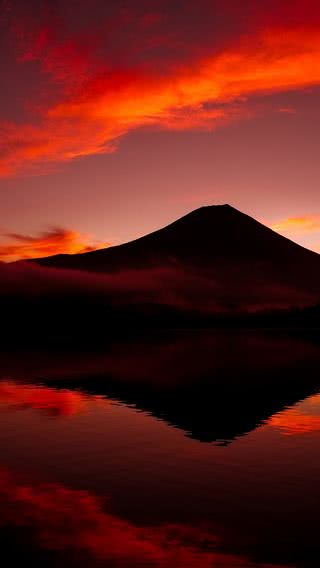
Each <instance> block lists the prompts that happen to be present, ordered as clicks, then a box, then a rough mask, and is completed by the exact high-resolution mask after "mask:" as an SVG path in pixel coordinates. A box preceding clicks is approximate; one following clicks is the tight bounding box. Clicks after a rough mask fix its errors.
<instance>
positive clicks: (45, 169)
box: [0, 0, 320, 260]
mask: <svg viewBox="0 0 320 568" xmlns="http://www.w3.org/2000/svg"><path fill="white" fill-rule="evenodd" d="M0 10H1V13H0V37H1V50H0V68H1V75H2V81H1V83H2V87H1V91H0V101H1V104H0V188H1V191H0V210H1V220H0V232H1V237H0V259H3V260H10V259H14V258H18V257H27V256H32V255H35V256H39V255H41V254H52V253H54V252H64V251H66V252H79V251H82V250H90V248H96V247H99V246H107V245H109V244H119V243H121V242H124V241H127V240H130V239H132V238H135V237H137V236H141V235H143V234H145V233H148V232H150V231H152V230H154V229H156V228H159V227H161V226H163V225H165V224H167V223H169V222H171V221H173V220H174V219H175V218H177V217H179V216H182V215H183V214H185V213H186V212H188V211H190V210H192V209H195V208H196V207H199V206H201V205H209V204H216V203H217V204H218V203H230V204H232V205H234V206H235V207H237V208H239V209H241V210H242V211H244V212H246V213H248V214H250V215H252V216H254V217H255V218H257V219H259V220H260V221H262V222H263V223H265V224H268V225H269V226H272V227H273V228H274V229H275V230H278V231H279V232H281V233H282V234H285V235H287V236H289V237H290V238H292V239H293V240H296V241H297V242H299V243H301V244H303V245H304V246H307V247H309V248H312V249H314V250H317V251H318V252H320V191H319V182H320V159H319V149H320V144H319V132H320V105H319V95H320V4H319V1H318V0H303V1H302V0H295V1H294V0H290V1H289V0H282V1H281V2H279V0H244V1H239V0H197V1H193V0H190V1H187V0H139V1H138V0H114V1H113V0H109V1H106V0H90V2H89V1H88V0H68V1H67V2H66V1H65V0H29V1H28V2H26V1H25V0H0Z"/></svg>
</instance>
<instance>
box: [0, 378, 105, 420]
mask: <svg viewBox="0 0 320 568" xmlns="http://www.w3.org/2000/svg"><path fill="white" fill-rule="evenodd" d="M90 400H94V401H97V402H98V401H100V400H101V399H100V398H99V397H98V396H96V397H90ZM88 402H89V398H88V397H87V396H86V395H84V394H82V393H80V392H76V391H71V390H54V389H51V388H47V387H42V386H33V385H28V384H19V383H14V382H13V381H1V382H0V407H1V406H2V407H14V408H33V409H35V410H42V411H44V412H45V413H47V414H50V415H54V416H71V415H73V414H78V413H79V412H84V411H85V410H86V409H87V405H88Z"/></svg>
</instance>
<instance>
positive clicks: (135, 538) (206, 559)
mask: <svg viewBox="0 0 320 568" xmlns="http://www.w3.org/2000/svg"><path fill="white" fill-rule="evenodd" d="M0 525H1V526H2V527H3V526H5V527H6V528H10V529H11V530H14V529H17V532H16V537H15V538H16V540H15V542H16V543H17V545H19V544H20V541H19V538H21V537H22V546H23V550H24V554H25V555H26V556H27V554H28V551H29V549H28V544H29V546H30V551H31V552H32V553H33V557H34V550H35V549H38V550H39V549H40V550H42V551H43V550H46V551H50V552H53V553H54V554H55V556H54V558H55V559H57V560H60V561H61V563H62V564H63V565H68V563H69V562H70V563H71V565H72V566H75V565H76V566H78V565H79V566H91V567H93V566H101V565H104V566H105V565H107V566H110V567H111V568H112V567H114V568H116V567H120V566H131V567H138V566H139V567H140V566H150V567H151V566H153V567H154V568H156V567H158V568H160V567H166V568H173V567H175V568H186V567H188V568H212V567H213V566H215V567H220V568H230V567H231V566H232V567H233V568H237V567H239V568H240V567H241V568H258V566H260V564H259V563H255V562H251V561H250V560H249V559H248V558H246V557H245V556H243V555H242V556H238V555H235V554H231V553H230V554H228V553H226V552H221V551H219V550H218V549H217V539H216V537H215V536H214V535H212V534H211V532H210V531H209V530H205V529H201V528H193V527H189V526H184V525H182V524H179V525H162V526H155V527H144V526H136V525H134V524H133V523H132V522H129V521H126V520H124V519H122V518H120V517H117V516H116V515H114V514H113V513H112V512H111V511H110V510H109V507H108V508H104V506H103V503H102V501H101V500H100V499H98V498H97V497H96V496H95V495H94V494H92V493H90V492H88V491H80V490H74V489H69V488H67V487H65V486H64V485H62V484H39V485H35V484H22V483H21V482H20V483H17V482H16V481H15V479H14V478H13V477H12V476H11V475H10V474H9V472H8V471H6V470H4V469H1V470H0ZM24 530H26V531H27V535H28V538H27V539H26V538H25V537H24V534H23V531H24ZM56 555H57V556H56ZM57 557H58V558H57ZM58 563H59V562H58ZM264 567H265V568H276V567H275V565H270V564H264Z"/></svg>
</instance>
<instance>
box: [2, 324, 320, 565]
mask: <svg viewBox="0 0 320 568" xmlns="http://www.w3.org/2000/svg"><path fill="white" fill-rule="evenodd" d="M319 362H320V347H319V344H318V340H317V338H314V337H302V336H300V335H299V334H298V333H296V334H295V335H294V336H293V335H291V336H290V337H289V336H286V335H285V334H282V335H279V334H277V335H275V334H272V333H271V332H269V333H265V334H261V333H257V334H255V333H253V332H251V333H250V334H244V333H240V332H237V333H232V332H229V333H225V334H214V333H209V332H199V331H197V332H192V333H180V334H178V333H176V334H171V335H166V336H165V335H164V334H162V335H159V336H157V337H149V338H147V339H146V338H145V339H140V340H136V341H131V342H126V343H122V344H120V343H114V344H112V345H109V346H106V348H105V350H104V352H103V353H101V351H100V352H98V353H90V354H85V353H66V352H64V353H46V354H45V353H41V354H39V353H37V352H36V350H35V351H34V353H23V352H20V353H18V354H17V353H3V354H2V355H1V356H0V375H1V382H0V535H1V537H0V538H1V548H2V555H3V558H5V557H8V560H7V561H6V562H7V565H10V564H11V563H13V562H19V563H21V564H22V565H28V564H30V565H31V566H35V567H37V566H48V567H51V566H60V567H62V568H63V567H69V566H71V567H72V566H75V567H90V568H91V567H96V566H110V567H117V568H122V567H124V568H127V567H129V568H130V567H136V568H138V567H139V568H140V567H142V568H143V567H147V566H148V567H149V566H150V567H153V566H154V567H161V568H163V567H165V568H173V567H177V568H185V567H192V568H195V567H197V568H198V567H199V568H209V567H224V568H233V567H237V568H240V567H241V568H249V567H254V566H262V567H267V566H268V567H271V566H272V567H274V566H292V567H304V566H305V567H318V566H319V557H320V552H319V524H320V522H319V518H320V451H319V450H320V395H319V394H317V393H318V389H319V388H320V376H319Z"/></svg>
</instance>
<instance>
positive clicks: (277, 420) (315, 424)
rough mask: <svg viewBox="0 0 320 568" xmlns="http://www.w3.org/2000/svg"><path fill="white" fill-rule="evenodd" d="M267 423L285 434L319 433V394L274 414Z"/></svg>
mask: <svg viewBox="0 0 320 568" xmlns="http://www.w3.org/2000/svg"><path fill="white" fill-rule="evenodd" d="M267 424H268V426H271V427H272V428H275V429H276V430H278V431H280V432H281V434H283V435H285V436H299V435H303V434H312V433H315V432H318V433H320V395H319V394H317V395H315V396H312V397H310V398H308V399H307V400H305V401H304V402H302V403H300V404H299V407H296V406H294V407H292V408H288V409H287V410H284V411H283V412H279V413H277V414H275V415H274V416H272V418H270V420H269V421H268V422H267Z"/></svg>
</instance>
